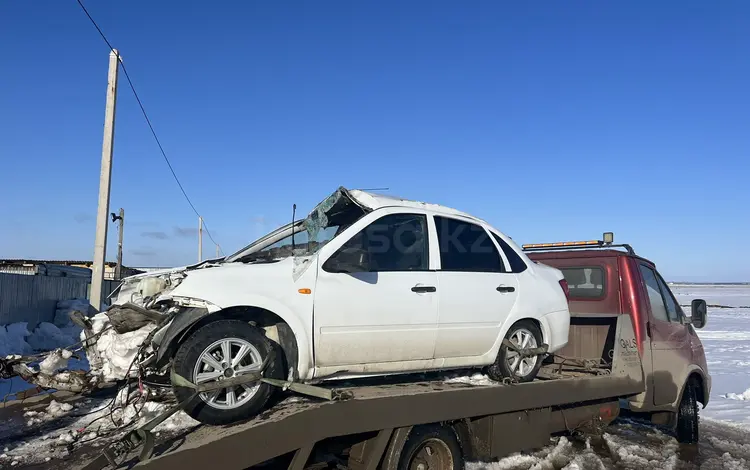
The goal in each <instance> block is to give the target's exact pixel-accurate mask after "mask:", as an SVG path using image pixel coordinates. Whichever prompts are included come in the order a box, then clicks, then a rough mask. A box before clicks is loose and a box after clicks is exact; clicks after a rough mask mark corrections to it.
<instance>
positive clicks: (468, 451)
mask: <svg viewBox="0 0 750 470" xmlns="http://www.w3.org/2000/svg"><path fill="white" fill-rule="evenodd" d="M610 324H611V328H612V333H613V335H612V337H613V338H614V339H615V341H613V344H611V345H610V346H611V348H612V349H611V350H610V351H611V357H612V362H611V363H610V364H608V368H607V369H606V370H603V369H601V368H599V369H596V370H595V371H594V370H589V371H582V370H581V369H580V368H579V369H577V370H576V369H575V368H574V369H572V370H571V369H569V368H567V367H565V364H564V363H560V362H558V363H553V364H548V365H547V366H545V368H544V369H543V371H542V372H541V373H540V377H542V378H540V379H537V380H535V381H533V382H530V383H520V384H500V383H498V384H492V385H471V384H466V383H452V382H450V381H445V380H436V381H420V382H406V383H391V384H387V385H369V386H357V387H343V388H337V390H341V391H347V392H350V393H351V398H349V399H346V400H343V401H325V402H324V401H315V400H308V399H302V400H286V401H282V402H280V403H279V404H277V405H276V406H275V407H273V408H272V409H270V410H268V411H267V412H265V413H263V414H261V415H259V416H257V417H255V418H254V419H252V420H249V421H247V422H243V423H238V424H234V425H230V426H224V427H217V426H203V427H200V428H197V429H196V430H194V431H193V432H191V433H189V434H187V435H186V436H184V437H183V438H181V439H180V440H179V443H178V444H177V445H173V446H171V448H169V449H167V450H165V451H163V452H162V453H161V454H159V455H155V456H154V457H152V458H151V459H149V460H146V461H144V462H140V463H139V464H138V465H137V468H144V469H153V470H167V469H185V468H210V467H212V466H216V465H220V466H221V469H222V470H231V469H245V468H250V467H253V466H256V465H260V464H266V465H270V464H269V462H270V463H272V464H273V465H272V466H274V467H277V466H279V465H280V466H282V467H287V468H290V469H295V470H298V469H302V468H306V467H309V466H310V465H311V464H312V463H316V464H318V465H320V464H321V458H322V460H323V463H325V460H326V457H325V456H326V455H331V454H332V453H335V452H336V451H338V452H339V454H340V455H343V457H339V458H343V460H339V465H341V462H342V461H343V462H344V465H345V466H347V467H349V468H362V469H376V468H381V469H388V470H395V469H397V468H399V469H400V468H404V463H403V462H404V458H402V455H401V454H402V451H404V452H407V453H408V452H411V450H410V449H411V448H412V447H414V445H412V443H411V442H410V439H411V437H410V436H414V437H415V438H421V436H422V434H425V433H427V434H428V435H430V436H432V435H433V434H436V435H439V434H440V433H441V431H440V429H442V428H448V429H450V430H451V432H453V433H455V436H456V442H457V444H456V445H457V446H458V448H459V451H458V452H460V453H462V454H463V455H454V454H455V453H456V451H455V450H454V451H453V453H452V454H451V462H453V461H454V459H456V458H461V459H463V458H470V459H479V460H485V459H491V458H497V457H501V456H503V455H507V454H509V453H511V452H515V451H521V450H527V449H531V448H535V447H541V446H543V445H546V444H547V443H548V442H549V437H550V435H552V434H555V433H559V432H564V431H572V430H574V429H577V428H578V427H580V426H582V425H583V424H585V423H589V422H601V423H604V424H607V423H609V422H611V421H612V420H614V419H615V418H616V417H617V415H618V413H619V400H620V399H621V398H627V397H629V396H633V395H636V394H638V393H642V392H643V390H644V377H643V369H642V367H641V362H640V354H639V351H638V349H637V345H636V342H635V339H634V333H633V328H632V323H631V321H630V318H629V317H628V316H620V317H617V318H613V317H610ZM571 334H572V335H574V334H576V333H575V331H574V330H573V333H571ZM582 336H585V335H582ZM416 429H420V430H421V431H420V432H415V431H414V430H416ZM430 433H432V434H430ZM430 439H432V441H429V442H433V441H434V439H435V437H434V436H433V437H431V438H430ZM444 440H450V439H444ZM443 447H445V448H449V447H451V446H450V445H448V446H443ZM441 448H442V447H441ZM331 449H336V450H331ZM342 449H343V454H342ZM409 455H411V454H409ZM409 455H407V457H406V458H407V460H408V459H409V458H411V457H410V456H409ZM321 456H322V457H321ZM283 457H286V458H283ZM415 458H416V457H415ZM433 466H434V465H433ZM427 467H430V466H429V465H428V466H427ZM441 468H445V467H444V466H442V467H441ZM450 468H453V467H450Z"/></svg>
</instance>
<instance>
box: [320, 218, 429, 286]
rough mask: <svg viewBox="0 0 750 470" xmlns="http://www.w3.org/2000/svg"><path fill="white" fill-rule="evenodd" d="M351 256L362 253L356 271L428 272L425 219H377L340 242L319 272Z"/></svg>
mask: <svg viewBox="0 0 750 470" xmlns="http://www.w3.org/2000/svg"><path fill="white" fill-rule="evenodd" d="M351 253H365V254H366V261H364V260H363V261H361V263H362V264H361V266H360V267H361V269H359V271H360V272H362V271H366V272H385V271H425V270H427V269H429V255H428V253H429V251H428V241H427V217H426V216H425V215H421V214H390V215H386V216H384V217H381V218H379V219H377V220H375V221H374V222H372V223H371V224H370V225H368V226H367V227H365V228H364V229H362V230H361V231H360V232H359V233H357V234H356V235H355V236H353V237H352V238H351V239H349V240H348V241H347V242H346V243H344V245H342V246H341V248H339V249H338V250H337V251H336V253H334V254H333V256H331V257H330V258H329V259H328V261H326V263H325V264H324V266H323V269H326V270H331V269H329V268H330V267H331V266H332V265H333V264H335V262H336V258H337V257H338V258H339V260H341V259H343V258H345V257H348V256H349V255H350V254H351ZM359 259H361V258H359ZM329 262H330V263H329ZM351 264H352V263H351V262H350V263H349V265H351Z"/></svg>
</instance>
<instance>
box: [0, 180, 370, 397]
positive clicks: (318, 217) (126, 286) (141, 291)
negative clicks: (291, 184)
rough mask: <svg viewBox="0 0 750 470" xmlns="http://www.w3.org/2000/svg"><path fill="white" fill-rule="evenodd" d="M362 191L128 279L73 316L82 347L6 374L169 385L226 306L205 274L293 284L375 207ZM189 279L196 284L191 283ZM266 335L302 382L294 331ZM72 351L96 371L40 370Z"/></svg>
mask: <svg viewBox="0 0 750 470" xmlns="http://www.w3.org/2000/svg"><path fill="white" fill-rule="evenodd" d="M363 194H364V193H363ZM363 194H359V192H357V191H348V190H346V189H345V188H343V187H342V188H339V189H337V190H336V191H335V192H334V193H333V194H331V195H330V196H328V197H327V198H325V199H324V200H323V201H321V202H320V203H319V204H318V205H317V206H315V208H313V210H312V211H311V212H310V213H309V214H308V216H307V217H306V218H303V219H300V220H297V221H293V222H292V223H290V224H287V225H284V226H282V227H280V228H278V229H276V230H275V231H273V232H271V233H269V234H267V235H265V236H263V237H261V238H259V239H258V240H256V241H254V242H253V243H251V244H250V245H248V246H246V247H244V248H242V249H241V250H239V251H238V252H236V253H234V254H232V255H230V256H227V257H226V258H219V259H213V260H207V261H203V262H201V263H198V264H194V265H191V266H186V267H181V268H175V269H167V270H161V271H154V272H149V273H144V274H139V275H135V276H131V277H128V278H126V279H124V280H123V282H122V283H121V284H120V285H119V286H118V287H117V289H115V291H114V292H113V293H112V294H111V295H110V296H109V298H110V300H111V306H110V307H108V308H107V309H106V310H105V311H103V312H101V313H99V314H96V315H94V316H93V317H89V316H87V315H85V314H84V313H81V312H73V313H72V314H71V320H72V321H73V323H74V324H76V325H78V326H79V327H80V328H81V329H82V333H81V338H80V340H81V341H80V342H79V343H77V344H74V345H71V346H70V347H69V348H65V349H62V350H59V351H52V352H48V353H43V354H40V355H38V356H33V357H20V356H19V357H15V356H13V357H9V358H6V359H2V360H0V376H2V377H10V376H15V375H18V376H21V377H22V378H23V379H24V380H26V381H27V382H29V383H32V384H35V385H38V386H39V387H42V388H47V389H57V390H66V391H71V392H83V393H85V392H89V391H92V390H94V389H96V388H99V387H102V386H105V385H107V384H111V383H117V382H121V381H124V380H129V379H133V378H136V377H137V378H139V379H143V380H147V381H151V380H153V381H154V382H155V383H160V384H163V385H165V386H166V385H168V384H169V368H170V364H171V360H172V356H173V355H174V353H175V345H178V344H179V343H180V341H182V340H184V339H185V335H186V334H188V333H189V331H191V327H192V326H193V325H195V324H197V323H198V322H200V320H201V319H203V318H204V317H206V316H209V315H210V314H212V313H215V312H218V311H219V310H221V309H222V307H227V306H226V305H223V306H222V307H220V306H218V305H215V304H214V303H211V302H209V301H207V300H204V299H203V298H201V297H209V298H211V297H212V296H213V294H215V292H214V291H211V290H210V289H207V284H206V282H208V281H209V277H213V276H206V275H209V274H210V273H207V272H205V271H208V270H214V269H216V270H217V272H218V271H222V270H225V269H229V270H232V269H233V268H237V267H239V265H244V266H251V265H257V266H258V268H257V271H256V270H255V269H252V268H251V269H250V271H244V272H245V273H247V274H243V276H253V275H254V274H253V273H254V272H257V273H258V274H257V275H258V276H267V275H268V274H267V273H268V271H262V273H261V270H262V269H264V268H263V266H268V265H277V266H278V271H284V272H285V273H287V272H288V275H289V276H290V278H289V280H290V281H291V280H292V279H296V278H297V277H298V276H300V275H301V274H302V273H303V272H304V271H305V270H306V269H307V268H308V267H309V266H310V265H311V263H310V261H311V259H312V258H313V256H314V255H315V253H316V252H317V251H318V250H319V249H320V247H321V246H323V245H324V244H325V243H327V242H328V241H330V239H331V238H333V237H335V236H336V235H337V234H338V233H340V232H341V231H342V230H344V229H345V228H346V227H348V226H349V225H351V224H352V223H354V222H355V221H356V220H358V219H359V218H360V217H362V216H363V215H364V214H365V213H367V212H369V211H370V210H372V209H371V208H370V207H368V202H369V201H368V200H366V198H364V195H363ZM363 198H364V199H363ZM295 234H296V236H297V239H296V240H295ZM290 259H291V260H290ZM287 263H288V266H289V268H287ZM287 269H289V271H286V270H287ZM199 271H200V273H198V272H199ZM277 274H278V275H281V273H280V272H278V273H277ZM217 275H218V276H219V277H220V276H221V275H220V274H217ZM285 275H286V274H285ZM191 276H194V279H189V278H190V277H191ZM278 279H281V278H278ZM219 297H220V296H219ZM230 306H231V305H230ZM287 330H288V331H287ZM266 333H267V334H269V333H270V336H269V337H271V336H273V337H272V338H271V339H272V340H273V341H276V342H278V343H279V344H281V345H282V348H283V349H284V351H285V352H286V353H287V354H288V355H289V356H291V358H290V364H288V365H289V366H290V370H289V371H288V372H289V378H290V380H296V379H297V378H298V377H297V375H296V373H295V372H296V359H297V358H296V344H295V342H294V340H293V338H291V336H292V333H291V330H289V329H288V328H286V329H283V331H281V329H279V331H275V332H268V331H267V332H266ZM68 353H70V354H76V353H85V355H86V356H87V358H88V361H89V365H90V370H89V371H87V372H84V371H75V372H70V371H67V370H66V369H65V367H64V365H67V363H66V362H65V361H63V360H60V361H58V363H59V364H57V365H59V367H55V368H49V367H47V368H42V367H40V366H41V362H43V361H44V360H46V358H47V357H49V356H53V355H55V354H57V355H60V354H63V355H67V354H68Z"/></svg>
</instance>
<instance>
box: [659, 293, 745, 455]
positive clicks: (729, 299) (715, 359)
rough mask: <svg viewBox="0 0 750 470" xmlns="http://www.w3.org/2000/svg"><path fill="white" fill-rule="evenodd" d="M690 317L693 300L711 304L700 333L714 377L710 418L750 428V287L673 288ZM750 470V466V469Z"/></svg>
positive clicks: (707, 411) (709, 370) (706, 413)
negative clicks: (722, 306) (724, 306)
mask: <svg viewBox="0 0 750 470" xmlns="http://www.w3.org/2000/svg"><path fill="white" fill-rule="evenodd" d="M670 287H671V289H672V291H673V292H674V294H675V295H676V296H677V300H678V301H679V303H680V304H681V305H683V306H688V307H683V308H684V310H685V313H686V314H688V315H689V314H690V308H689V305H690V301H691V300H693V299H699V298H700V299H703V300H705V301H706V302H708V303H709V304H713V305H726V306H732V307H733V308H717V307H709V309H708V320H707V323H706V326H705V327H703V328H702V329H700V330H696V331H697V332H698V336H699V337H700V338H701V342H702V343H703V346H704V348H705V350H706V360H707V362H708V372H709V374H711V378H712V385H711V397H710V398H709V405H708V407H707V408H706V409H705V410H702V415H703V416H706V417H711V418H716V419H721V420H723V421H731V422H736V423H742V424H746V425H750V308H748V307H745V308H741V307H743V306H750V286H747V285H743V286H706V285H672V286H670ZM748 468H750V465H749V466H748Z"/></svg>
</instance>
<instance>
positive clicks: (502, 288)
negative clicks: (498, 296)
mask: <svg viewBox="0 0 750 470" xmlns="http://www.w3.org/2000/svg"><path fill="white" fill-rule="evenodd" d="M495 290H496V291H498V292H515V291H516V288H515V287H512V286H497V287H496V288H495Z"/></svg>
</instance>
